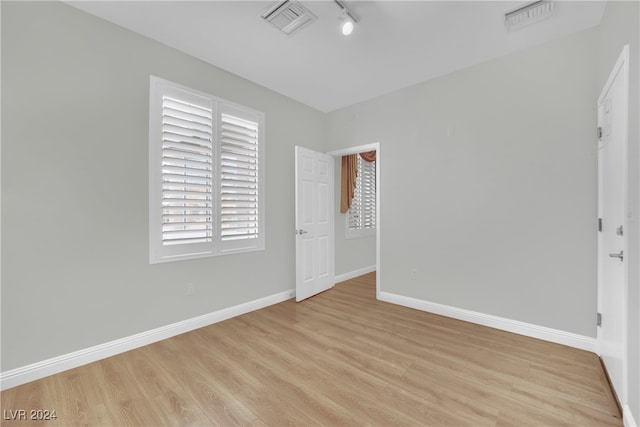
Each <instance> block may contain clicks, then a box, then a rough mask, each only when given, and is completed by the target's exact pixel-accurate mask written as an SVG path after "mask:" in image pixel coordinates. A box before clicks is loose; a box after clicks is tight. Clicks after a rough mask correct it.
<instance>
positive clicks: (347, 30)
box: [334, 0, 358, 36]
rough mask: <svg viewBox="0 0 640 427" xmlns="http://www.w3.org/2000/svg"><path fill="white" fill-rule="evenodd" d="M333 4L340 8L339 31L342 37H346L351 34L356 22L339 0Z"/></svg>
mask: <svg viewBox="0 0 640 427" xmlns="http://www.w3.org/2000/svg"><path fill="white" fill-rule="evenodd" d="M334 1H335V3H336V4H337V5H338V6H339V7H340V9H341V10H342V13H341V15H340V31H341V32H342V34H343V35H345V36H348V35H349V34H351V33H352V32H353V29H354V28H355V25H356V23H357V22H358V20H357V19H356V18H355V16H353V14H352V13H351V11H350V10H349V9H348V8H347V6H345V5H344V3H342V2H341V1H340V0H334Z"/></svg>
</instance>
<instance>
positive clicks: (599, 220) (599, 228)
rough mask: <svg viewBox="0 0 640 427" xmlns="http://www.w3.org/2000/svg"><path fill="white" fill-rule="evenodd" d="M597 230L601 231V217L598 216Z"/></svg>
mask: <svg viewBox="0 0 640 427" xmlns="http://www.w3.org/2000/svg"><path fill="white" fill-rule="evenodd" d="M598 231H602V218H598Z"/></svg>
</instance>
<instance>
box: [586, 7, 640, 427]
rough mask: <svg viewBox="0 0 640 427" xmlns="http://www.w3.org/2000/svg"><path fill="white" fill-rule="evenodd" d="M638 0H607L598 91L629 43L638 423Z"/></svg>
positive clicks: (639, 415)
mask: <svg viewBox="0 0 640 427" xmlns="http://www.w3.org/2000/svg"><path fill="white" fill-rule="evenodd" d="M639 9H640V7H639V4H638V2H620V1H608V2H607V8H606V9H605V13H604V16H603V18H602V22H601V25H600V37H599V46H598V48H599V49H598V50H597V53H598V68H597V73H598V90H601V89H602V88H603V87H604V84H605V82H606V81H607V78H608V77H609V73H610V72H611V70H612V68H613V66H614V64H615V63H616V61H617V59H618V56H619V55H620V52H621V51H622V47H623V46H624V45H625V44H629V76H630V78H629V151H628V160H629V163H628V168H627V170H628V174H629V176H628V182H629V186H628V190H629V192H628V202H629V206H630V207H631V208H632V211H633V217H631V218H629V222H628V228H629V230H628V234H627V235H628V239H629V240H628V241H629V252H628V255H629V256H628V257H627V258H626V260H628V267H629V298H628V306H627V313H628V321H627V322H628V326H629V328H628V335H627V344H628V354H627V358H628V363H629V375H628V381H627V382H628V384H629V396H628V403H629V408H630V409H631V411H632V413H633V417H634V419H635V421H636V422H640V389H639V387H640V357H639V355H638V348H639V346H640V344H639V342H640V316H639V314H638V313H639V312H640V274H639V268H640V267H639V263H640V250H639V243H640V220H639V216H640V203H639V199H640V171H639V169H640V143H639V140H640V120H639V119H638V117H640V109H639V100H638V99H639V96H640V88H639V87H638V80H639V79H638V76H640V68H639V67H638V57H639V55H640V43H639V40H640V34H639V33H638V31H639V30H638V28H639V27H640V22H639V18H638V17H639V14H640V11H639Z"/></svg>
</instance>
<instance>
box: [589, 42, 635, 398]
mask: <svg viewBox="0 0 640 427" xmlns="http://www.w3.org/2000/svg"><path fill="white" fill-rule="evenodd" d="M620 72H622V79H623V100H624V102H623V104H624V112H623V126H622V127H623V129H622V139H623V142H622V150H623V153H624V159H625V163H624V165H623V172H622V173H623V185H624V188H623V189H622V194H623V198H624V216H623V225H622V226H623V229H624V230H625V234H624V235H623V243H622V247H623V249H622V250H623V251H624V253H625V254H628V253H629V251H628V246H629V245H628V237H627V232H628V230H629V227H628V216H629V200H628V199H629V198H628V171H627V169H628V168H627V153H628V133H629V130H628V123H629V45H625V46H624V47H623V48H622V52H621V53H620V56H619V57H618V60H617V61H616V64H615V65H614V67H613V69H612V71H611V74H610V75H609V78H608V79H607V82H606V83H605V85H604V87H603V89H602V92H601V93H600V96H599V97H598V102H597V104H596V107H597V108H598V107H599V105H600V104H601V103H602V102H603V100H604V98H605V97H606V96H607V93H608V91H609V89H610V88H611V85H612V84H613V82H614V80H615V78H616V76H617V75H618V73H620ZM598 125H600V123H598ZM600 163H601V156H600V155H599V156H598V191H600V187H601V183H602V165H601V164H600ZM601 212H602V200H601V197H600V195H599V196H598V214H600V213H601ZM603 256H604V254H603V253H602V236H601V233H598V297H597V300H598V312H600V310H601V309H602V293H603V279H602V262H603ZM628 265H629V263H628V261H625V263H624V265H623V271H624V273H623V285H622V286H623V295H624V301H625V302H626V301H628V299H629V267H628ZM620 310H621V311H622V390H620V393H619V395H618V399H619V400H620V404H621V405H622V406H624V405H625V404H626V403H627V394H628V387H629V385H628V378H627V376H628V357H627V352H628V339H627V338H628V337H627V333H628V332H627V331H628V329H627V321H628V319H627V314H628V313H627V304H626V303H625V304H623V306H622V307H620ZM605 321H606V319H605ZM601 339H602V337H601V332H600V328H598V329H597V349H598V354H599V355H601V354H602V351H601V350H602V348H601V345H602V342H601Z"/></svg>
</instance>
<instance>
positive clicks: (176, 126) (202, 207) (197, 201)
mask: <svg viewBox="0 0 640 427" xmlns="http://www.w3.org/2000/svg"><path fill="white" fill-rule="evenodd" d="M212 139H213V123H212V109H211V108H209V107H208V106H202V105H196V104H193V103H189V102H186V101H184V100H180V99H177V97H176V98H174V97H169V96H163V97H162V245H163V246H167V245H183V244H191V243H207V242H211V241H212V238H213V221H214V217H213V209H214V207H213V206H214V205H213V196H212V190H213V142H212Z"/></svg>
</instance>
